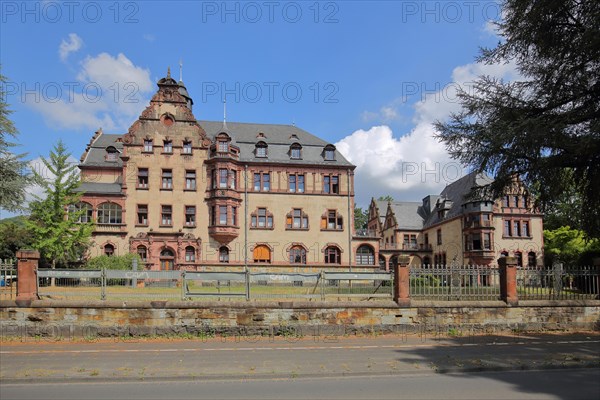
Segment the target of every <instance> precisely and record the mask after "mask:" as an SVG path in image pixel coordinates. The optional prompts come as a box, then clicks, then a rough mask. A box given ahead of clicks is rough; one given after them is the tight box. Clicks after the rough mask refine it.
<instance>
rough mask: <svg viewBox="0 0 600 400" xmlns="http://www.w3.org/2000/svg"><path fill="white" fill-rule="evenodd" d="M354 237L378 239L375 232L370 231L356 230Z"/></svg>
mask: <svg viewBox="0 0 600 400" xmlns="http://www.w3.org/2000/svg"><path fill="white" fill-rule="evenodd" d="M354 237H364V238H378V237H379V235H378V234H377V231H374V230H370V229H357V230H356V233H355V234H354Z"/></svg>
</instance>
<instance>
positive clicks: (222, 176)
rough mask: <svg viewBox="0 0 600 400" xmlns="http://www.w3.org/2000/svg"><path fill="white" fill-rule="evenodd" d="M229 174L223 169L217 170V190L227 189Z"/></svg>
mask: <svg viewBox="0 0 600 400" xmlns="http://www.w3.org/2000/svg"><path fill="white" fill-rule="evenodd" d="M228 175H229V172H228V171H227V170H226V169H225V168H221V169H219V188H220V189H227V176H228Z"/></svg>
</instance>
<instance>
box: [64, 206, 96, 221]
mask: <svg viewBox="0 0 600 400" xmlns="http://www.w3.org/2000/svg"><path fill="white" fill-rule="evenodd" d="M93 212H94V211H93V208H92V205H91V204H88V203H85V202H79V203H77V204H72V205H70V206H69V214H71V215H73V214H75V215H74V217H76V218H77V222H80V223H86V222H92V216H93ZM69 218H70V217H69Z"/></svg>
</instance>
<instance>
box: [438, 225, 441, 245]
mask: <svg viewBox="0 0 600 400" xmlns="http://www.w3.org/2000/svg"><path fill="white" fill-rule="evenodd" d="M437 244H438V245H441V244H442V230H441V229H438V230H437Z"/></svg>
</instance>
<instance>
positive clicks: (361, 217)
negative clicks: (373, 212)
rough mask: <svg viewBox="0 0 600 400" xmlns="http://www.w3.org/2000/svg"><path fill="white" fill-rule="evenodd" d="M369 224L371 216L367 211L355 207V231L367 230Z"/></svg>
mask: <svg viewBox="0 0 600 400" xmlns="http://www.w3.org/2000/svg"><path fill="white" fill-rule="evenodd" d="M367 222H369V215H368V213H367V211H363V209H362V207H356V206H355V207H354V228H355V229H366V228H367Z"/></svg>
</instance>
